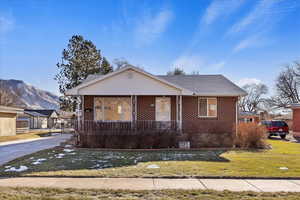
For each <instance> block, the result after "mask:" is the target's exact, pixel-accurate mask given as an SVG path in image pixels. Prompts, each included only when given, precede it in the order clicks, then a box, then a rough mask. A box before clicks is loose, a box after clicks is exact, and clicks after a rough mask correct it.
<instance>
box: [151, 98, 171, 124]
mask: <svg viewBox="0 0 300 200" xmlns="http://www.w3.org/2000/svg"><path fill="white" fill-rule="evenodd" d="M155 120H156V121H170V120H171V98H170V97H156V98H155Z"/></svg>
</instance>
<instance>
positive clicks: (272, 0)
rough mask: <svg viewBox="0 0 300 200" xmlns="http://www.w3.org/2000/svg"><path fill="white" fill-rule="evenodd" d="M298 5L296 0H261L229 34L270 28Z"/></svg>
mask: <svg viewBox="0 0 300 200" xmlns="http://www.w3.org/2000/svg"><path fill="white" fill-rule="evenodd" d="M297 6H298V3H297V2H296V1H293V0H292V1H291V0H260V1H258V3H257V5H256V6H255V7H254V8H253V9H252V10H251V11H250V13H249V14H248V15H246V16H245V17H244V18H242V19H241V20H240V21H238V22H237V23H236V24H234V25H233V26H232V27H231V28H230V30H229V31H228V33H229V34H233V33H238V32H241V31H246V30H248V29H250V26H251V27H252V28H253V27H254V28H255V30H257V29H261V28H264V29H266V28H269V27H271V26H272V25H274V24H276V22H278V19H279V18H280V17H281V16H283V14H284V13H287V12H290V11H292V10H293V9H295V8H296V7H297Z"/></svg>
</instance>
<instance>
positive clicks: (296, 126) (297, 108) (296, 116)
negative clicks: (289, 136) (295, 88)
mask: <svg viewBox="0 0 300 200" xmlns="http://www.w3.org/2000/svg"><path fill="white" fill-rule="evenodd" d="M291 108H292V109H293V136H294V137H295V138H299V139H300V104H293V105H292V106H291Z"/></svg>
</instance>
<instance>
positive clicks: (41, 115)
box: [24, 110, 48, 117]
mask: <svg viewBox="0 0 300 200" xmlns="http://www.w3.org/2000/svg"><path fill="white" fill-rule="evenodd" d="M24 113H25V114H27V115H30V116H33V117H48V116H47V115H43V114H41V113H38V112H35V111H32V110H30V111H28V110H25V111H24Z"/></svg>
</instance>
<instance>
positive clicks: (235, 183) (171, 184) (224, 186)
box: [0, 177, 300, 192]
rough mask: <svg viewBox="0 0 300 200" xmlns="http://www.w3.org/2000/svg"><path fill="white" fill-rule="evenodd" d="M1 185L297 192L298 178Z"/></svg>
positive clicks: (8, 183) (14, 181) (1, 182)
mask: <svg viewBox="0 0 300 200" xmlns="http://www.w3.org/2000/svg"><path fill="white" fill-rule="evenodd" d="M0 186H4V187H57V188H78V189H128V190H161V189H186V190H187V189H202V190H204V189H211V190H218V191H223V190H230V191H254V192H282V191H284V192H300V180H264V179H165V178H144V179H143V178H42V177H41V178H38V177H37V178H31V177H28V178H23V177H22V178H21V177H20V178H0Z"/></svg>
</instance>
